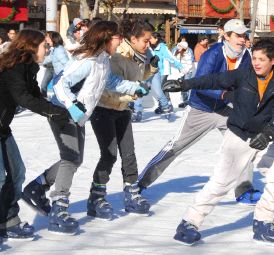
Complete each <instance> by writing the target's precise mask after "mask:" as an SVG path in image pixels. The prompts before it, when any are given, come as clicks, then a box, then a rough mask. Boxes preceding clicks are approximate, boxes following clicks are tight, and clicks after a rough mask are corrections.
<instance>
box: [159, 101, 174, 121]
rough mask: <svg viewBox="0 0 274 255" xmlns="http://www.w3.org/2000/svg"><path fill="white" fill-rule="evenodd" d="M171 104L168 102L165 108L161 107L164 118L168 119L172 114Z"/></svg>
mask: <svg viewBox="0 0 274 255" xmlns="http://www.w3.org/2000/svg"><path fill="white" fill-rule="evenodd" d="M173 112H174V111H173V105H172V104H169V105H168V107H166V108H162V114H164V116H165V118H166V119H168V120H169V119H170V117H171V116H172V113H173Z"/></svg>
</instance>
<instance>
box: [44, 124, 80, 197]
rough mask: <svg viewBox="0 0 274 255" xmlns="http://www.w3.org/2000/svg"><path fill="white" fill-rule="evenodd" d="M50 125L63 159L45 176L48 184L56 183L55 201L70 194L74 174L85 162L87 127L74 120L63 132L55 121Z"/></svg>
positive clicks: (52, 193) (52, 195) (53, 192)
mask: <svg viewBox="0 0 274 255" xmlns="http://www.w3.org/2000/svg"><path fill="white" fill-rule="evenodd" d="M49 124H50V127H51V130H52V132H53V134H54V137H55V140H56V142H57V145H58V148H59V151H60V158H61V160H60V161H58V162H56V163H55V164H53V165H52V166H51V167H50V168H49V169H47V170H46V171H45V172H44V174H43V175H44V176H45V179H46V182H47V184H49V185H50V186H51V185H53V184H54V183H55V189H54V190H53V191H52V192H51V194H50V196H51V198H52V200H53V201H54V200H58V199H59V198H60V197H68V196H69V194H70V193H69V190H70V187H71V184H72V179H73V176H74V173H75V172H76V170H77V168H78V167H79V166H80V165H81V164H82V162H83V155H84V143H85V127H80V126H78V125H77V124H75V123H74V122H73V121H72V120H70V122H69V123H68V124H66V126H65V127H64V128H63V129H62V130H61V129H60V127H59V126H58V125H57V124H56V123H54V122H53V121H49Z"/></svg>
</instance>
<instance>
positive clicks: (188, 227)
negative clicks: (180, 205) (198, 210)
mask: <svg viewBox="0 0 274 255" xmlns="http://www.w3.org/2000/svg"><path fill="white" fill-rule="evenodd" d="M181 224H182V225H183V226H184V228H185V229H189V230H193V229H194V230H196V231H197V230H198V228H197V227H196V226H195V225H193V224H192V223H190V222H188V221H185V220H184V221H182V223H181Z"/></svg>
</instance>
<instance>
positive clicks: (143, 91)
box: [135, 82, 150, 97]
mask: <svg viewBox="0 0 274 255" xmlns="http://www.w3.org/2000/svg"><path fill="white" fill-rule="evenodd" d="M149 90H150V87H149V86H148V85H147V84H146V83H143V82H140V85H139V86H138V87H137V88H136V90H135V94H136V95H137V96H138V97H142V96H146V95H147V94H148V92H149Z"/></svg>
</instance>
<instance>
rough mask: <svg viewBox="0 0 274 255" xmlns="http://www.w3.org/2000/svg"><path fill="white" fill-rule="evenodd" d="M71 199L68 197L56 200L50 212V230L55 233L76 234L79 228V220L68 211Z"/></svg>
mask: <svg viewBox="0 0 274 255" xmlns="http://www.w3.org/2000/svg"><path fill="white" fill-rule="evenodd" d="M68 206H69V201H68V199H66V198H62V199H59V200H57V201H54V202H53V204H52V208H51V211H50V214H49V225H48V230H49V231H51V232H54V233H60V234H67V235H74V234H75V233H76V232H77V230H78V226H79V224H78V222H77V221H76V219H74V218H72V217H70V215H69V213H68V212H67V208H68Z"/></svg>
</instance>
